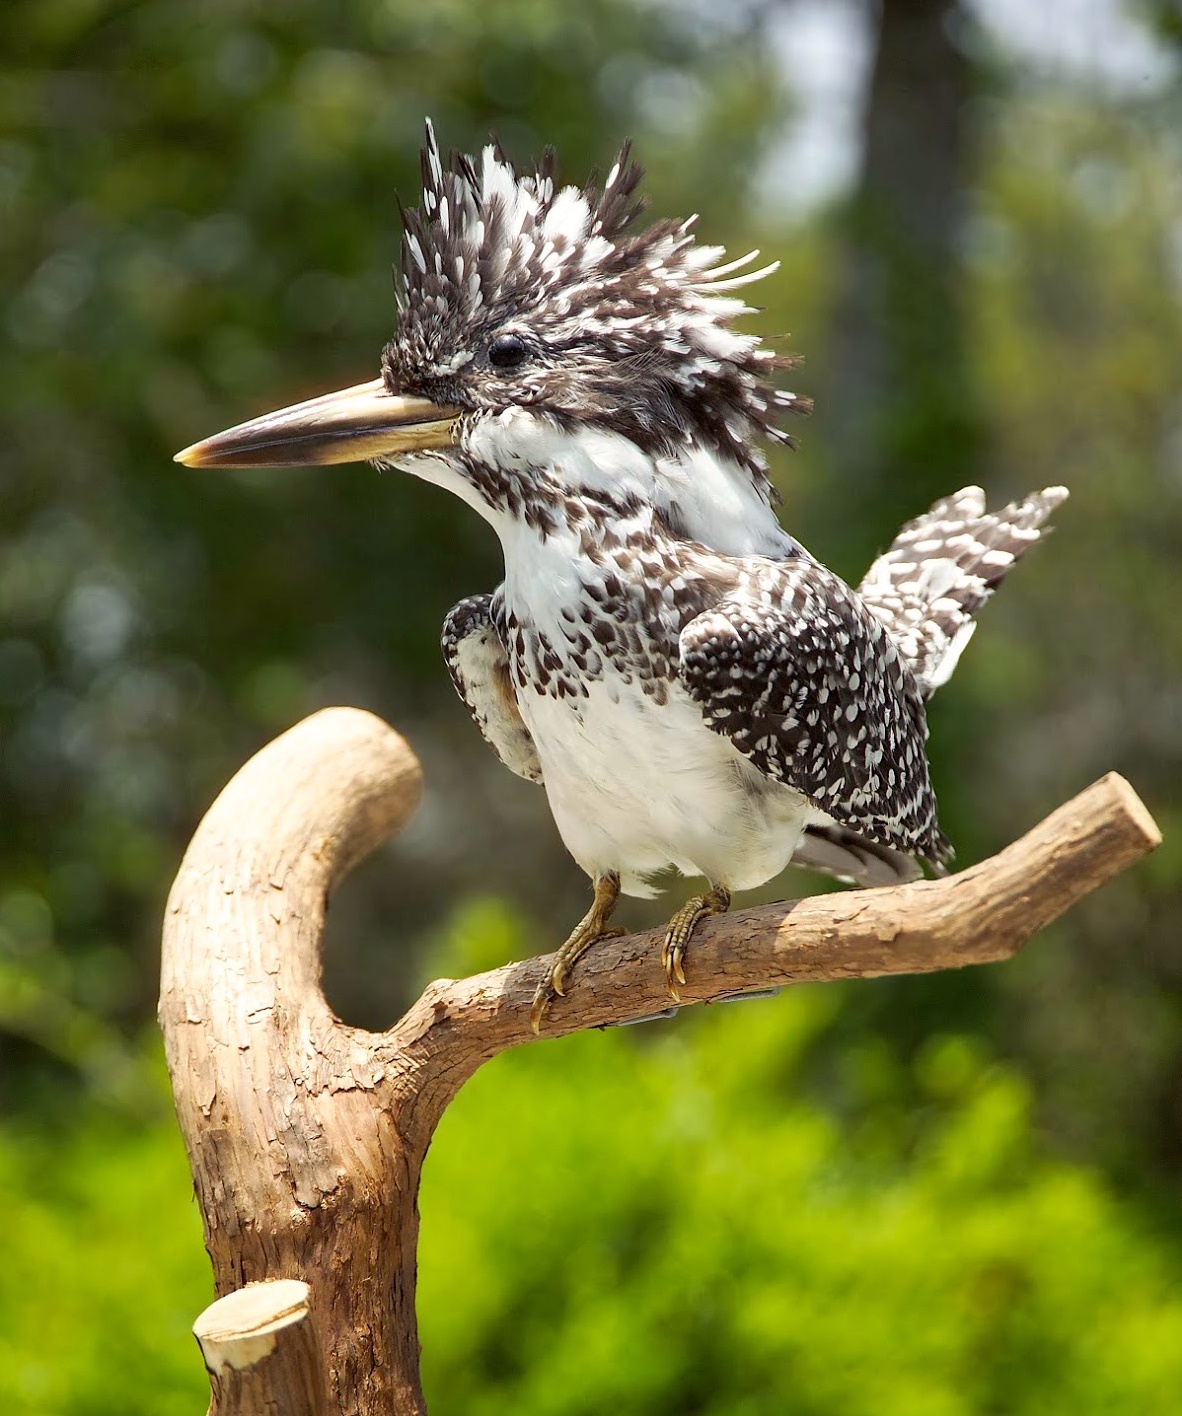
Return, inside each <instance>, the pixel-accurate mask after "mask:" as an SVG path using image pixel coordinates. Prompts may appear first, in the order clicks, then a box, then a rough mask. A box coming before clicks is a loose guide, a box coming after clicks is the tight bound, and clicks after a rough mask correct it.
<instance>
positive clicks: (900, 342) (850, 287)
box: [820, 0, 982, 576]
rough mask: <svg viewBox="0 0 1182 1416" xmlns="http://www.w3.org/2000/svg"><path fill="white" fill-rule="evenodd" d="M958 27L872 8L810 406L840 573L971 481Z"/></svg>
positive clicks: (965, 58) (968, 166)
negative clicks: (828, 312) (818, 430)
mask: <svg viewBox="0 0 1182 1416" xmlns="http://www.w3.org/2000/svg"><path fill="white" fill-rule="evenodd" d="M969 23H970V22H969V18H968V16H967V14H966V13H965V12H964V11H963V10H962V9H961V8H959V7H958V6H956V5H953V4H950V3H949V0H888V3H886V4H884V5H882V6H881V7H880V8H879V11H878V20H877V49H876V55H875V60H874V66H873V76H872V80H871V84H870V92H869V97H868V101H867V105H866V111H865V120H864V140H863V145H862V166H861V175H860V177H859V181H858V187H857V191H856V193H855V194H854V196H853V198H852V200H851V201H850V203H849V205H848V207H847V209H846V211H845V213H844V216H843V221H842V231H841V238H842V239H841V246H840V250H839V256H838V260H839V267H838V269H839V274H838V289H837V297H836V304H835V307H834V310H833V316H832V319H833V324H832V329H831V332H830V341H831V343H830V348H829V354H828V360H827V366H826V369H825V390H824V397H823V399H822V401H821V405H820V407H821V415H822V417H823V419H824V420H825V438H826V444H827V448H828V451H829V454H830V456H831V457H832V458H833V459H834V462H835V475H836V476H837V477H838V478H839V479H840V481H841V482H842V483H843V484H845V485H846V486H848V487H850V488H856V493H857V494H856V497H854V499H853V508H854V515H853V517H852V518H850V517H849V516H848V512H849V509H850V508H849V505H848V504H847V505H846V512H847V519H846V520H845V522H844V523H843V540H844V546H843V551H844V553H845V554H846V555H848V556H850V557H851V562H850V564H849V566H848V573H849V574H850V576H856V575H858V574H859V573H860V571H861V569H862V567H863V566H864V565H866V564H867V563H868V562H869V560H870V559H871V558H872V556H873V555H874V554H875V553H876V551H877V550H878V549H879V548H880V547H881V545H882V544H883V541H884V538H886V539H889V535H890V532H891V529H892V528H893V527H895V526H897V525H898V524H899V522H900V521H902V520H904V519H906V518H907V517H909V516H913V515H914V514H915V513H916V511H918V510H920V509H922V508H923V507H925V506H926V505H928V504H929V503H930V502H932V501H934V500H935V499H936V497H939V496H943V495H945V494H946V493H947V492H949V491H951V490H954V489H955V488H957V487H961V486H964V485H965V484H966V483H967V482H972V481H974V480H976V478H977V476H978V462H979V453H980V444H981V438H982V426H981V420H980V417H979V415H978V412H977V409H976V407H975V391H974V388H973V384H972V380H971V378H970V376H969V370H968V364H967V358H968V350H967V346H968V337H967V332H966V329H965V300H964V279H963V271H962V253H963V232H964V226H965V221H966V217H967V212H968V194H969V189H970V184H971V181H972V176H973V170H974V165H975V158H976V153H975V150H974V145H973V141H972V138H973V134H972V123H971V115H970V109H969V100H970V98H971V96H972V93H973V88H974V76H973V66H972V64H971V61H970V58H969V55H968V52H967V50H966V47H965V44H964V43H963V42H962V39H961V37H959V36H958V31H962V30H964V29H965V28H967V26H968V25H969ZM820 514H821V515H822V517H824V516H825V512H824V511H823V510H822V511H821V513H820Z"/></svg>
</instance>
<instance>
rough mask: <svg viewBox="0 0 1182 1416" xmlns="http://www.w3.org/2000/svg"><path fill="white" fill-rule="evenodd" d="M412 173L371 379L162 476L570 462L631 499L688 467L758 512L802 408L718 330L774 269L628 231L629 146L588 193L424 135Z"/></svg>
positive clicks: (222, 438)
mask: <svg viewBox="0 0 1182 1416" xmlns="http://www.w3.org/2000/svg"><path fill="white" fill-rule="evenodd" d="M422 169H423V193H422V201H421V204H420V206H419V207H418V208H417V209H416V210H410V211H406V212H405V213H404V222H405V229H404V234H403V241H402V269H401V273H400V275H399V276H398V277H397V278H396V281H395V291H396V298H397V303H398V311H399V321H398V328H397V332H396V333H395V335H394V337H393V339H391V341H390V342H389V344H387V346H386V348H385V350H384V351H383V354H382V373H381V377H380V378H379V379H375V380H374V381H373V382H371V383H367V384H362V385H359V386H357V387H355V388H350V389H345V390H342V391H340V392H336V393H331V394H327V395H324V396H323V397H321V398H317V399H312V400H310V401H308V402H306V403H302V404H297V405H294V406H293V407H290V408H284V409H281V410H280V411H279V412H276V413H271V414H267V415H265V416H263V417H261V418H256V419H254V420H252V421H251V422H249V423H244V424H242V425H240V426H239V427H236V428H232V429H230V430H229V431H227V432H224V433H219V434H218V435H216V436H215V437H212V438H208V439H206V440H205V441H204V442H200V443H197V444H195V445H194V446H193V447H190V448H187V449H186V450H185V451H184V452H182V453H180V454H178V461H181V462H185V463H187V464H189V465H190V466H225V467H233V466H281V465H294V464H303V463H334V462H348V461H360V460H368V461H372V462H375V463H377V464H379V465H395V466H398V467H401V468H403V469H404V470H406V471H409V472H414V473H416V474H418V475H420V476H423V477H425V478H427V480H430V481H437V482H443V483H444V484H446V485H450V486H452V489H453V490H459V489H460V488H459V487H457V486H456V485H455V479H456V478H457V477H459V478H461V479H462V480H464V481H465V482H467V483H469V484H470V483H471V481H472V476H473V469H474V468H477V467H483V468H484V469H486V470H487V469H499V470H500V471H501V472H504V471H505V470H506V469H509V470H510V471H511V472H512V474H513V475H514V476H519V477H528V475H529V472H530V470H531V469H535V470H538V471H542V470H547V469H548V470H549V471H550V473H551V474H553V473H554V469H555V467H557V468H558V480H559V482H561V481H562V468H563V467H564V466H565V465H566V464H567V463H568V462H572V459H571V457H570V456H569V455H568V454H570V453H571V451H572V450H573V449H574V448H575V447H576V445H578V446H579V447H581V448H583V449H584V451H585V452H586V453H587V456H585V457H583V458H581V459H580V458H579V457H574V458H573V462H572V470H571V471H570V476H571V477H574V478H576V479H577V477H578V476H580V475H585V474H586V466H584V467H583V470H582V471H581V472H580V470H579V466H580V465H581V464H587V465H590V464H592V463H593V464H594V465H595V466H596V467H597V468H599V469H600V470H599V472H598V473H597V474H596V475H600V476H606V477H611V476H625V477H628V478H631V479H633V480H636V479H637V473H636V469H637V468H638V467H643V468H646V469H648V470H647V471H646V472H645V474H644V475H643V476H641V477H640V478H639V481H640V482H641V483H642V484H643V482H644V479H645V477H649V478H651V479H655V482H656V483H659V481H660V478H661V473H660V470H659V469H660V468H661V467H662V466H669V467H674V466H681V467H682V471H681V472H680V473H678V474H676V475H680V476H682V477H684V465H683V464H684V463H685V460H686V458H687V457H691V456H692V455H701V454H705V455H707V456H708V457H709V458H711V460H712V461H713V462H714V463H717V464H721V465H723V466H725V467H726V468H727V469H729V474H730V475H733V476H734V477H735V478H736V479H737V480H739V481H742V482H744V483H745V484H746V486H747V488H748V489H749V490H754V491H755V493H756V494H757V495H758V497H759V498H760V499H761V500H763V501H765V502H767V501H770V499H771V488H770V483H769V482H768V479H767V471H766V462H765V459H764V455H763V451H762V448H761V443H762V442H764V441H765V440H773V441H783V442H787V441H790V439H789V438H788V435H787V434H786V433H785V432H783V431H782V430H781V429H780V427H779V417H780V415H781V414H783V413H784V412H790V411H801V410H802V409H803V408H804V407H805V406H806V400H803V399H800V398H798V397H797V396H795V395H794V394H791V393H786V392H783V391H781V390H776V389H773V387H772V386H771V383H770V375H771V373H772V372H773V370H774V369H775V368H777V367H783V366H785V365H786V364H787V363H788V362H789V361H787V360H784V359H782V358H780V357H779V356H777V355H776V354H774V353H773V352H772V351H771V350H768V349H765V348H763V347H762V346H761V344H760V341H759V339H758V338H757V337H756V336H753V335H750V334H745V333H741V332H740V331H738V330H736V329H735V328H734V327H733V323H734V321H735V320H736V318H738V317H739V316H741V315H744V314H747V313H750V312H749V310H748V308H747V306H746V305H745V303H744V301H743V300H742V298H741V297H739V296H737V295H735V294H734V291H735V290H737V289H738V288H739V287H741V286H743V285H746V284H748V283H750V282H751V281H754V280H758V279H760V278H761V277H763V276H765V275H767V274H770V272H771V271H772V270H774V269H775V268H776V267H775V265H770V266H766V267H764V268H763V269H761V270H752V269H750V268H749V267H750V266H751V264H752V262H753V261H754V260H755V258H756V257H757V256H758V252H752V253H751V254H750V255H749V256H745V257H743V258H741V259H740V260H737V261H731V262H729V263H723V257H724V255H725V252H724V251H723V249H722V248H721V247H718V246H700V245H697V244H695V242H694V239H693V237H692V235H691V234H690V228H691V226H692V220H691V221H685V222H673V221H656V222H654V223H652V224H650V225H648V226H645V227H643V228H638V227H637V217H638V215H639V212H640V209H641V203H640V202H639V201H638V200H637V196H636V192H637V187H638V185H639V182H640V177H641V172H640V169H639V168H638V167H637V166H636V165H635V164H633V163H632V162H631V161H630V160H629V153H628V147H627V145H625V147H624V149H623V150H622V152H621V153H620V156H619V159H618V160H617V162H616V163H615V164H614V166H613V167H612V169H611V171H610V172H609V173H608V176H607V179H606V181H605V182H604V183H603V184H602V185H598V184H596V183H589V184H588V185H587V186H586V187H583V188H578V187H573V186H568V187H558V186H557V185H556V183H555V179H554V158H553V154H552V153H549V154H547V155H546V157H545V158H543V160H542V162H541V163H540V164H539V166H538V167H537V169H536V170H535V171H532V172H529V173H525V174H519V173H517V172H516V171H515V170H514V169H513V167H512V166H511V165H510V163H509V161H508V160H507V159H506V158H505V156H504V155H503V154H502V153H501V151H500V150H499V149H498V148H497V147H496V146H495V145H490V146H489V147H486V148H485V149H484V151H483V153H482V154H481V156H480V158H479V159H478V160H477V159H473V158H470V157H467V156H463V155H460V154H454V155H453V156H452V157H451V158H450V160H449V161H448V162H446V163H445V162H444V160H443V158H442V157H441V155H440V151H439V147H438V145H437V143H436V141H435V135H434V132H433V130H432V129H431V126H430V124H428V126H427V145H426V147H425V149H424V151H423V155H422ZM564 449H565V450H566V453H565V454H564ZM568 480H569V479H568ZM567 489H568V490H572V489H573V488H570V487H568V488H567ZM465 490H467V489H466V488H465ZM631 490H633V491H639V492H640V493H641V494H642V495H644V494H646V493H651V494H654V495H658V496H659V490H660V489H659V487H658V486H656V485H654V486H651V487H645V486H644V485H639V486H638V487H634V488H631ZM467 499H469V500H473V499H474V498H473V497H472V496H471V495H469V496H468V497H467Z"/></svg>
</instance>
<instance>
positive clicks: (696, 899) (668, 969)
mask: <svg viewBox="0 0 1182 1416" xmlns="http://www.w3.org/2000/svg"><path fill="white" fill-rule="evenodd" d="M730 907H731V892H730V891H729V890H728V889H727V888H726V886H725V885H713V886H711V888H710V889H709V890H707V891H706V893H705V894H704V895H694V896H693V897H692V899H689V900H687V901H686V902H685V904H684V905H682V907H681V908H680V909H679V910H678V911H677V913H676V914H675V915H674V916H673V918H672V919H671V920H670V921H669V927H668V929H666V930H665V943H664V944H663V945H662V947H661V962H662V963H663V964H664V965H665V977H666V979H667V980H668V981H669V992H670V993H671V994H672V995H673V996H674V998H676V999H677V1000H678V1002H680V1001H681V995H680V994H679V993H678V991H677V985H678V984H679V983H684V982H685V946H686V945H687V944H688V943H689V942H690V938H691V936H692V935H693V932H694V930H695V929H697V927H698V925H699V924H701V922H702V921H703V920H704V919H705V918H706V916H707V915H712V914H726V912H727V910H729V909H730Z"/></svg>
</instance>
